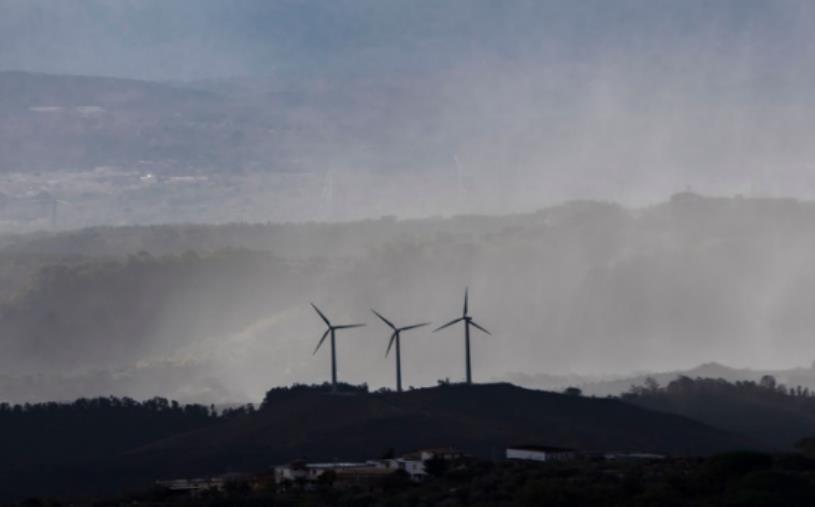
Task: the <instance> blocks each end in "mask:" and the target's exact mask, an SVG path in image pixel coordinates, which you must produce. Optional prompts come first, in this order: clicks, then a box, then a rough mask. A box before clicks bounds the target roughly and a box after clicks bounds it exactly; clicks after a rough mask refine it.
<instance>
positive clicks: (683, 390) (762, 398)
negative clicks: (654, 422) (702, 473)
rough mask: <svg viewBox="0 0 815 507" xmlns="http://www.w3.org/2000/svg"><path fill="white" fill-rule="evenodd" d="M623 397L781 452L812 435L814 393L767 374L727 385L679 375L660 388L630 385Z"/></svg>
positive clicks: (814, 420) (813, 425) (641, 405)
mask: <svg viewBox="0 0 815 507" xmlns="http://www.w3.org/2000/svg"><path fill="white" fill-rule="evenodd" d="M623 399H624V400H626V401H627V402H629V403H633V404H635V405H638V406H640V407H643V408H647V409H649V410H659V411H661V412H666V413H672V414H679V415H683V416H685V417H691V418H693V419H695V420H697V421H702V422H705V423H707V424H711V425H714V426H716V427H717V428H724V429H727V430H729V431H733V432H737V433H739V434H742V435H749V436H750V437H751V438H754V439H756V440H760V441H762V442H766V443H767V444H768V445H771V446H773V447H775V448H777V449H779V450H783V451H790V450H792V449H793V447H794V446H795V445H796V444H797V443H798V442H799V441H800V440H801V439H803V438H807V437H811V436H812V435H815V395H813V394H812V393H810V391H809V389H807V388H802V387H794V388H787V387H786V386H784V385H781V384H776V381H775V379H774V378H773V377H771V376H769V375H768V376H765V377H764V378H762V379H761V381H760V382H752V381H739V382H732V383H731V382H727V381H726V380H723V379H712V378H696V379H691V378H689V377H680V378H678V379H677V380H674V381H672V382H670V383H669V384H668V385H667V386H665V387H660V386H659V385H658V384H655V383H653V382H652V383H650V385H646V386H644V387H634V388H632V390H631V391H630V392H629V393H627V394H625V395H624V396H623Z"/></svg>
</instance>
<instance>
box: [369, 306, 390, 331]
mask: <svg viewBox="0 0 815 507" xmlns="http://www.w3.org/2000/svg"><path fill="white" fill-rule="evenodd" d="M371 311H372V312H374V315H376V316H377V317H379V318H380V319H382V322H384V323H385V324H387V325H388V326H390V328H391V329H393V330H394V331H396V326H394V325H393V322H391V321H389V320H388V319H386V318H385V317H383V316H382V315H381V314H380V313H379V312H377V311H376V310H374V309H373V308H371Z"/></svg>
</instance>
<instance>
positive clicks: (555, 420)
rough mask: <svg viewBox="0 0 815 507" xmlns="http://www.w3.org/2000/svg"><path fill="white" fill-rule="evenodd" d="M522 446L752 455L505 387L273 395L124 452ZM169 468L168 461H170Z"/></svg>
mask: <svg viewBox="0 0 815 507" xmlns="http://www.w3.org/2000/svg"><path fill="white" fill-rule="evenodd" d="M519 442H538V443H542V444H550V445H558V446H564V447H574V448H578V449H584V450H631V451H634V450H639V451H652V452H666V453H672V454H708V453H712V452H718V451H722V450H726V449H734V448H740V447H750V446H755V445H756V444H753V443H750V442H749V441H747V440H746V439H742V438H740V437H738V436H735V435H734V434H730V433H727V432H724V431H721V430H718V429H714V428H712V427H710V426H706V425H703V424H700V423H697V422H695V421H692V420H690V419H687V418H684V417H677V416H674V415H668V414H662V413H657V412H653V411H649V410H645V409H640V408H637V407H634V406H632V405H628V404H626V403H623V402H620V401H618V400H612V399H596V398H581V397H571V396H565V395H561V394H556V393H549V392H543V391H532V390H527V389H522V388H519V387H516V386H512V385H510V384H485V385H477V386H466V385H451V386H443V387H438V388H428V389H418V390H413V391H408V392H405V393H401V394H398V393H375V394H348V395H332V394H329V393H325V392H320V391H317V390H304V391H303V392H302V393H298V394H296V395H291V394H285V395H283V396H278V395H275V394H274V393H272V394H270V395H269V396H267V400H266V402H265V404H264V408H263V409H262V410H260V411H258V412H257V413H256V414H253V415H251V416H247V417H242V418H236V419H234V420H232V421H228V422H226V423H224V424H221V425H215V426H211V427H207V428H203V429H201V430H197V431H193V432H190V433H187V434H185V435H181V436H176V437H170V438H169V439H165V440H163V441H160V442H156V443H154V444H151V445H148V446H146V447H143V448H141V449H138V450H136V451H134V452H132V453H129V455H128V457H127V459H128V460H131V459H132V460H134V461H136V462H152V461H156V462H161V463H163V464H165V465H166V466H168V467H169V468H170V469H174V468H178V467H182V466H189V465H190V464H193V463H194V464H196V465H197V466H200V467H201V469H202V470H203V469H209V468H212V469H214V468H217V467H218V465H219V464H220V463H225V462H229V463H236V462H242V463H246V464H254V465H255V466H262V465H264V464H270V463H276V462H282V461H286V460H291V459H295V458H300V457H304V458H308V459H316V460H325V459H333V458H337V457H341V458H343V459H363V458H368V457H372V456H378V455H380V454H381V453H382V452H383V451H385V450H386V449H388V448H395V449H396V450H397V451H399V452H403V451H410V450H412V449H416V448H420V447H434V446H445V445H453V446H456V447H459V448H461V449H463V450H465V451H467V452H469V453H473V454H479V455H484V456H489V455H492V454H493V453H494V452H496V451H497V452H502V451H503V448H504V447H505V446H507V445H511V444H513V443H516V444H517V443H519ZM174 461H175V462H174Z"/></svg>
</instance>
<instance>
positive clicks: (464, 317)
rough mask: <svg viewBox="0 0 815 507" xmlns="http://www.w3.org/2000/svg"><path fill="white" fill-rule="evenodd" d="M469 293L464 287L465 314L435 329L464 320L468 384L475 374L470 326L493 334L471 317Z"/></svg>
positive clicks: (439, 329)
mask: <svg viewBox="0 0 815 507" xmlns="http://www.w3.org/2000/svg"><path fill="white" fill-rule="evenodd" d="M468 293H469V290H468V289H464V314H463V315H462V316H461V317H459V318H457V319H455V320H451V321H450V322H448V323H447V324H445V325H443V326H441V327H440V328H438V329H435V330H433V332H434V333H435V332H436V331H441V330H442V329H444V328H446V327H450V326H452V325H453V324H458V323H459V322H464V350H465V354H466V356H467V384H472V383H473V375H472V368H471V366H470V326H473V327H474V328H476V329H478V330H480V331H483V332H485V333H487V334H488V335H492V333H490V332H489V331H487V330H486V329H484V328H483V327H481V326H479V325H478V324H477V323H476V322H475V321H474V320H473V318H472V317H470V314H469V312H468V308H467V307H468V299H469V295H468Z"/></svg>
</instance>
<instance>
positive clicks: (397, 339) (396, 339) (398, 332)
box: [371, 309, 430, 393]
mask: <svg viewBox="0 0 815 507" xmlns="http://www.w3.org/2000/svg"><path fill="white" fill-rule="evenodd" d="M371 311H372V312H374V315H376V316H377V317H379V318H380V319H381V320H382V322H384V323H385V324H387V325H388V327H389V328H391V329H392V330H393V334H391V338H390V341H389V342H388V350H387V352H385V357H388V354H390V352H391V347H393V344H394V343H396V392H399V393H401V392H402V347H401V337H402V331H410V330H411V329H416V328H419V327H424V326H427V325H428V324H430V322H423V323H421V324H413V325H412V326H404V327H396V326H395V325H394V324H393V322H391V321H389V320H388V319H386V318H385V317H383V316H382V315H380V314H379V313H378V312H377V311H376V310H373V309H372V310H371Z"/></svg>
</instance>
